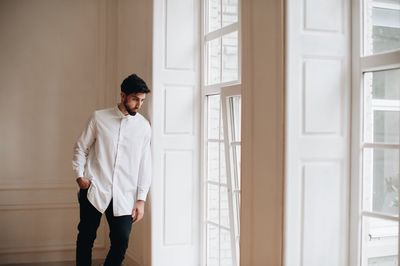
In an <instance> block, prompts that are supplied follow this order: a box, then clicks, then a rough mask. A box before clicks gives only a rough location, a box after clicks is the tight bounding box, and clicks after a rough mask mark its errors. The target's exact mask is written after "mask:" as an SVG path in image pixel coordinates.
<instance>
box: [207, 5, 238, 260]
mask: <svg viewBox="0 0 400 266" xmlns="http://www.w3.org/2000/svg"><path fill="white" fill-rule="evenodd" d="M241 1H242V0H238V20H237V22H235V23H233V24H230V25H228V26H225V27H222V28H220V29H218V30H215V31H212V32H209V33H207V29H208V25H207V19H206V16H207V14H206V12H208V6H207V4H208V0H202V4H201V17H202V23H201V36H200V40H201V60H200V61H201V99H202V105H201V106H202V110H201V113H202V119H201V128H202V133H201V134H202V135H201V147H202V148H201V158H202V167H201V177H202V180H201V191H202V193H201V196H202V198H201V204H202V206H201V210H202V213H201V221H202V223H201V248H202V250H201V261H200V265H207V227H206V225H207V184H208V181H207V143H208V139H207V132H208V128H207V97H208V96H212V95H220V96H221V101H222V99H223V98H224V96H226V95H229V94H227V93H226V92H225V93H224V94H223V91H225V90H226V89H227V88H229V87H231V88H234V89H232V90H231V91H232V92H233V93H234V94H235V95H237V87H238V86H235V85H238V84H241V62H242V51H241V47H242V46H241V43H242V41H241V40H242V38H241V27H240V25H241V4H240V3H241ZM220 2H221V6H222V0H220ZM221 16H222V12H221ZM221 21H222V18H221ZM235 31H237V32H238V79H237V80H235V81H229V82H220V83H216V84H211V85H207V84H206V82H205V81H206V80H207V75H208V73H206V72H207V71H208V70H206V69H207V68H206V66H207V65H208V62H207V58H206V50H205V47H206V43H207V42H208V41H212V40H214V39H217V38H220V37H222V36H224V35H226V34H229V33H233V32H235ZM221 72H222V54H221ZM220 75H221V76H220V77H221V78H222V73H220ZM239 91H240V89H239ZM221 108H223V107H222V106H221ZM226 126H227V125H225V126H224V127H226ZM225 129H226V128H224V142H226V141H225V140H226V136H225V135H226V134H227V133H226V131H227V130H225ZM225 147H226V144H225ZM227 154H228V156H230V155H229V151H227V150H226V149H225V160H226V162H227V161H228V160H229V157H227ZM228 168H229V165H228V163H226V169H227V170H228ZM227 179H228V173H227ZM235 249H236V251H237V254H239V250H238V249H239V247H238V246H237V247H235ZM232 251H233V248H232ZM236 259H237V265H239V261H238V260H239V258H235V260H236Z"/></svg>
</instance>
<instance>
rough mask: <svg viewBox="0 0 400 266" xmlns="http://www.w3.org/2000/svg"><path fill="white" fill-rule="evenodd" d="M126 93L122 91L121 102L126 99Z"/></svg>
mask: <svg viewBox="0 0 400 266" xmlns="http://www.w3.org/2000/svg"><path fill="white" fill-rule="evenodd" d="M125 97H126V94H125V92H122V91H121V102H123V101H124V100H125Z"/></svg>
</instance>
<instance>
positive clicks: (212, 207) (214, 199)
mask: <svg viewBox="0 0 400 266" xmlns="http://www.w3.org/2000/svg"><path fill="white" fill-rule="evenodd" d="M207 220H208V221H211V222H214V223H216V224H219V186H217V185H213V184H208V191H207Z"/></svg>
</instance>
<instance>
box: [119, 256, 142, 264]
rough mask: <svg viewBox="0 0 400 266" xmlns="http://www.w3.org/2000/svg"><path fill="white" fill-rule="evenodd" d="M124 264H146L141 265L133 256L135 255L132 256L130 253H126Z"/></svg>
mask: <svg viewBox="0 0 400 266" xmlns="http://www.w3.org/2000/svg"><path fill="white" fill-rule="evenodd" d="M123 265H124V266H144V265H141V264H140V263H139V262H137V261H136V260H135V258H133V256H131V255H130V254H126V256H125V260H124V263H123Z"/></svg>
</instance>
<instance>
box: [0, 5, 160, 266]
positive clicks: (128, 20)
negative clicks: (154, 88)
mask: <svg viewBox="0 0 400 266" xmlns="http://www.w3.org/2000/svg"><path fill="white" fill-rule="evenodd" d="M151 12H152V11H151V1H145V0H142V1H140V0H136V1H135V0H130V1H128V0H125V1H111V0H101V1H97V0H92V1H77V0H76V1H68V0H59V1H54V0H35V1H29V0H26V1H23V0H17V1H15V0H1V1H0V121H1V130H0V217H1V219H0V227H1V228H2V230H1V231H0V264H2V263H12V262H28V261H36V262H38V261H47V260H70V259H73V258H74V247H75V237H76V225H77V222H78V208H77V201H76V193H75V192H76V187H75V184H74V177H73V175H72V171H71V153H72V146H73V143H74V141H75V140H76V138H77V136H78V134H79V133H80V131H81V129H82V127H83V125H84V124H85V122H86V120H87V118H88V117H89V115H90V113H91V112H92V111H93V110H94V109H98V108H103V107H106V106H110V105H113V104H115V103H116V101H117V100H118V99H119V98H118V92H119V88H118V87H119V83H120V80H121V78H122V77H125V76H126V75H127V74H130V73H132V72H136V73H138V74H139V75H141V76H142V77H144V78H145V79H146V80H151V20H152V15H151ZM138 25H140V27H138ZM138 28H139V30H138ZM145 111H146V110H145ZM145 113H146V112H145ZM146 219H147V221H145V222H143V223H142V224H140V225H138V226H137V228H135V229H134V233H133V235H134V237H133V238H132V244H131V247H130V250H129V252H128V255H129V256H131V257H135V258H137V259H138V260H139V262H143V261H145V257H146V256H144V255H143V253H144V252H148V251H146V243H147V242H146V241H144V242H145V244H144V246H143V241H141V239H146V237H145V235H146V234H147V232H146V230H147V229H146V228H147V227H146V223H148V222H149V219H148V218H147V217H146ZM103 227H104V225H103ZM147 245H148V244H147ZM106 246H107V236H106V232H105V228H101V229H100V230H99V234H98V240H97V242H96V250H95V253H94V254H95V257H102V256H104V253H105V247H106Z"/></svg>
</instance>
